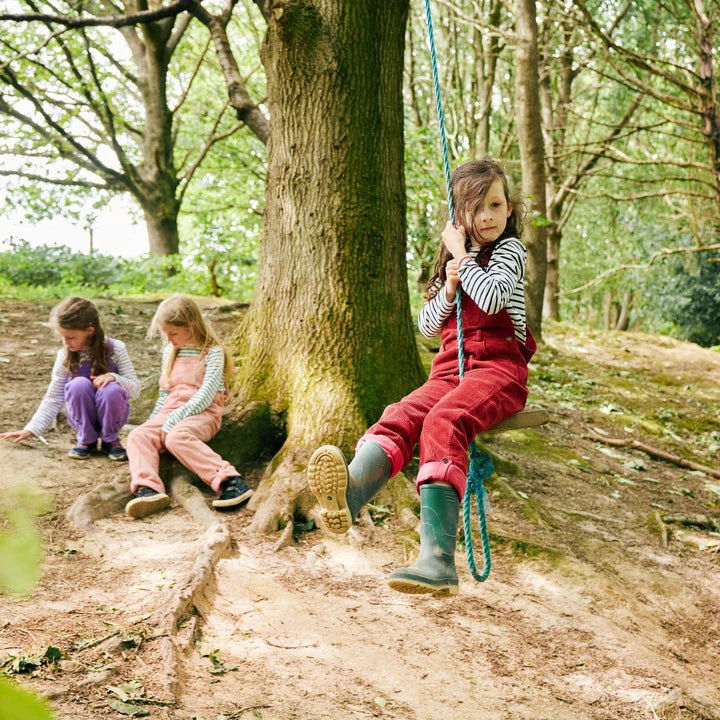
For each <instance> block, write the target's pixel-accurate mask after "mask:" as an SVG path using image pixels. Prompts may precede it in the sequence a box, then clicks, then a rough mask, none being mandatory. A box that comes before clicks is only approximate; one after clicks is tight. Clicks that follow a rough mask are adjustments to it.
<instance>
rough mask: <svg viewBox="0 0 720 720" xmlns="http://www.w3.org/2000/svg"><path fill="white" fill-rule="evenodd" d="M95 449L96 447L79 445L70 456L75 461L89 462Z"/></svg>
mask: <svg viewBox="0 0 720 720" xmlns="http://www.w3.org/2000/svg"><path fill="white" fill-rule="evenodd" d="M94 449H95V445H81V444H80V443H78V444H77V445H76V446H75V447H74V448H73V449H72V450H71V451H70V452H69V453H68V455H69V456H70V457H71V458H75V460H87V459H88V458H89V457H90V453H91V452H92V451H93V450H94Z"/></svg>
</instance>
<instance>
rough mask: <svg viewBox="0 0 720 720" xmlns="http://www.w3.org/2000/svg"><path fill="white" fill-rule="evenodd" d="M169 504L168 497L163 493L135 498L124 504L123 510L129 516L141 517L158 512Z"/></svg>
mask: <svg viewBox="0 0 720 720" xmlns="http://www.w3.org/2000/svg"><path fill="white" fill-rule="evenodd" d="M169 505H170V498H169V497H168V496H167V495H166V494H165V493H159V494H158V495H150V496H149V497H141V498H135V499H134V500H131V501H130V502H129V503H128V504H127V505H126V506H125V512H126V513H127V514H128V515H129V516H130V517H131V518H136V519H137V518H142V517H146V516H147V515H152V514H153V513H156V512H160V510H164V509H165V508H166V507H168V506H169Z"/></svg>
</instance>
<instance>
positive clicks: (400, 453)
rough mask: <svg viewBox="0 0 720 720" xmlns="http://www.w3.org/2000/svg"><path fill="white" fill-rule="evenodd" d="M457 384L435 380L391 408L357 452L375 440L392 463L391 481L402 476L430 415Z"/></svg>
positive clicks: (451, 379)
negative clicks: (394, 476)
mask: <svg viewBox="0 0 720 720" xmlns="http://www.w3.org/2000/svg"><path fill="white" fill-rule="evenodd" d="M457 383H458V380H457V378H456V377H453V376H444V377H431V378H430V379H428V380H427V382H425V383H424V384H423V385H421V386H420V387H419V388H417V390H413V392H411V393H410V394H409V395H406V396H405V397H404V398H403V399H402V400H400V402H397V403H393V404H392V405H388V406H387V407H386V408H385V411H384V412H383V414H382V416H381V417H380V419H379V420H378V421H377V422H376V423H375V424H374V425H372V426H371V427H370V428H368V430H367V431H366V432H365V434H364V435H363V436H362V437H361V438H360V441H359V442H358V444H357V448H356V452H357V451H358V450H359V449H360V448H361V447H362V445H363V444H364V443H366V442H368V441H370V440H372V441H373V442H375V443H377V444H378V445H380V447H381V448H382V449H383V450H385V452H386V454H387V456H388V458H389V459H390V477H392V476H393V475H396V474H397V473H399V472H400V470H402V469H403V468H404V467H405V465H407V464H408V463H409V462H410V460H411V459H412V456H413V452H414V450H415V445H417V443H418V440H419V439H420V433H421V430H422V428H423V423H424V422H425V418H426V417H427V414H428V413H429V412H430V411H431V410H432V408H433V407H435V405H437V403H438V402H440V401H441V400H442V398H444V397H445V396H446V395H447V394H448V393H449V392H452V390H453V389H454V388H455V387H457Z"/></svg>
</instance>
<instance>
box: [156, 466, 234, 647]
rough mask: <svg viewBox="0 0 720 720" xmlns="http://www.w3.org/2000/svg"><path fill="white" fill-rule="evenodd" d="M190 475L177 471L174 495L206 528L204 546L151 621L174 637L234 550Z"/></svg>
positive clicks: (225, 526) (173, 480) (228, 535)
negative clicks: (227, 556) (220, 562)
mask: <svg viewBox="0 0 720 720" xmlns="http://www.w3.org/2000/svg"><path fill="white" fill-rule="evenodd" d="M188 477H189V473H188V471H186V470H184V468H183V469H179V470H176V471H175V472H174V473H173V477H172V480H171V483H170V488H171V489H170V492H171V495H172V497H173V500H175V501H176V502H177V503H179V504H180V505H181V506H182V507H183V508H184V509H185V510H186V511H187V512H188V514H189V515H190V516H191V517H192V518H193V520H195V522H196V523H197V524H198V525H201V526H202V527H204V528H205V532H204V533H203V536H202V538H201V540H200V542H201V543H202V546H201V548H200V551H199V552H198V553H197V555H196V556H195V562H194V564H193V567H192V569H191V570H190V572H189V573H188V574H187V575H186V576H185V578H183V579H182V580H181V581H180V582H178V583H176V585H175V587H174V588H173V589H172V590H171V592H170V593H169V594H168V595H167V596H166V598H165V600H164V601H163V602H161V604H160V608H159V609H158V610H157V611H156V612H155V613H154V614H153V615H152V616H151V618H150V620H151V622H152V623H153V624H154V625H157V626H158V628H159V629H161V630H163V631H165V632H167V633H168V635H170V636H173V635H174V634H175V633H176V632H177V629H178V622H179V620H180V619H181V618H182V617H183V616H184V615H186V614H187V613H188V612H189V611H190V610H191V608H192V607H193V606H194V605H195V601H196V598H197V597H198V596H199V595H200V594H201V593H202V592H203V591H204V589H205V587H206V586H207V584H208V583H209V581H210V580H211V579H212V577H213V574H214V571H215V565H216V564H217V561H218V560H219V559H220V558H221V557H223V556H224V555H226V554H227V553H228V552H229V550H230V532H229V531H228V528H227V525H226V524H225V523H224V522H223V521H222V520H221V519H220V517H219V516H218V514H217V513H215V512H213V511H212V510H210V508H209V507H208V506H207V505H206V503H205V499H204V498H203V495H202V493H201V492H200V491H199V490H198V489H197V488H196V487H195V486H194V485H192V484H191V483H190V482H189V480H188Z"/></svg>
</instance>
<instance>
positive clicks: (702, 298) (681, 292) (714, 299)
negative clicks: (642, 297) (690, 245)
mask: <svg viewBox="0 0 720 720" xmlns="http://www.w3.org/2000/svg"><path fill="white" fill-rule="evenodd" d="M648 302H649V303H651V306H652V312H653V315H654V318H655V319H659V318H662V319H663V320H664V326H663V328H662V329H663V330H665V331H666V332H667V331H671V332H673V334H676V335H679V336H680V337H682V338H683V339H686V340H690V341H691V342H695V343H697V344H698V345H702V346H704V347H711V346H713V345H718V344H720V314H718V307H720V262H717V261H713V259H712V257H711V256H710V253H696V254H693V255H691V256H689V257H685V258H681V257H678V258H674V259H673V260H671V261H670V262H669V263H668V266H667V267H666V268H663V269H662V270H660V271H659V272H657V273H656V274H655V275H654V276H653V278H652V280H651V283H650V288H649V292H648Z"/></svg>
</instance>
